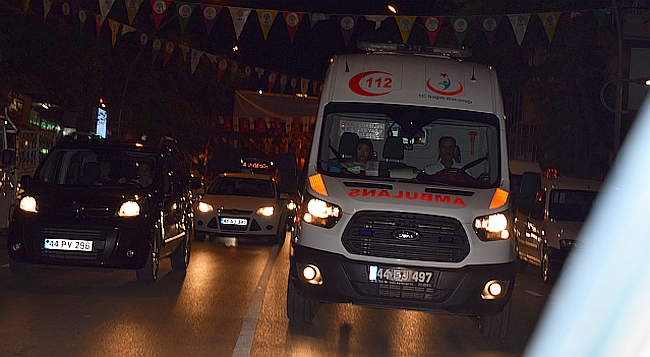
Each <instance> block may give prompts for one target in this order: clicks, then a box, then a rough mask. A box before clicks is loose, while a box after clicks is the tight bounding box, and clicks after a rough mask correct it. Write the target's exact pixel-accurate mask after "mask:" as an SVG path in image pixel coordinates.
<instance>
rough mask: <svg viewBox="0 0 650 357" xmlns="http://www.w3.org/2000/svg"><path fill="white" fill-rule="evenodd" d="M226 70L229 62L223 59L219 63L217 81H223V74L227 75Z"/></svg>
mask: <svg viewBox="0 0 650 357" xmlns="http://www.w3.org/2000/svg"><path fill="white" fill-rule="evenodd" d="M226 69H228V61H226V60H225V59H222V60H221V61H219V67H218V68H217V81H220V80H221V77H223V74H224V73H226Z"/></svg>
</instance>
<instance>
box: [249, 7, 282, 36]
mask: <svg viewBox="0 0 650 357" xmlns="http://www.w3.org/2000/svg"><path fill="white" fill-rule="evenodd" d="M255 12H256V13H257V21H259V23H260V27H261V28H262V35H264V41H266V39H267V38H268V36H269V31H270V30H271V26H272V25H273V21H275V17H276V16H277V15H278V12H279V11H278V10H256V11H255Z"/></svg>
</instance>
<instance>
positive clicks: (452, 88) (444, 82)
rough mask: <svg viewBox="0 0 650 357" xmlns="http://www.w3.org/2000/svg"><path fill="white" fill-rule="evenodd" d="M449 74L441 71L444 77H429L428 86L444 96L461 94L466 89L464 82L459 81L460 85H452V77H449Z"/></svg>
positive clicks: (441, 75)
mask: <svg viewBox="0 0 650 357" xmlns="http://www.w3.org/2000/svg"><path fill="white" fill-rule="evenodd" d="M448 76H449V75H448V74H447V73H440V77H441V78H442V79H436V78H429V79H428V80H427V88H428V89H429V90H430V91H432V92H434V93H436V94H440V95H444V96H450V97H451V96H455V95H459V94H461V93H462V92H463V90H464V88H463V84H462V83H460V81H458V82H457V83H458V85H452V84H453V83H452V81H451V78H448ZM436 82H437V83H436ZM434 83H435V84H434Z"/></svg>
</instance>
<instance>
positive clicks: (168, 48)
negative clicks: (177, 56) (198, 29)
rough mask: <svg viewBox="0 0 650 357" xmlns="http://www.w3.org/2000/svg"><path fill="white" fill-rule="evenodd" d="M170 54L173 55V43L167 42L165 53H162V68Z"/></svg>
mask: <svg viewBox="0 0 650 357" xmlns="http://www.w3.org/2000/svg"><path fill="white" fill-rule="evenodd" d="M172 53H174V43H173V42H172V41H167V43H165V51H164V53H163V66H164V65H166V64H167V61H169V59H170V58H171V56H172Z"/></svg>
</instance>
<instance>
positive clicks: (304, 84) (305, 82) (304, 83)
mask: <svg viewBox="0 0 650 357" xmlns="http://www.w3.org/2000/svg"><path fill="white" fill-rule="evenodd" d="M308 91H309V78H300V93H303V94H307V92H308Z"/></svg>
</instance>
